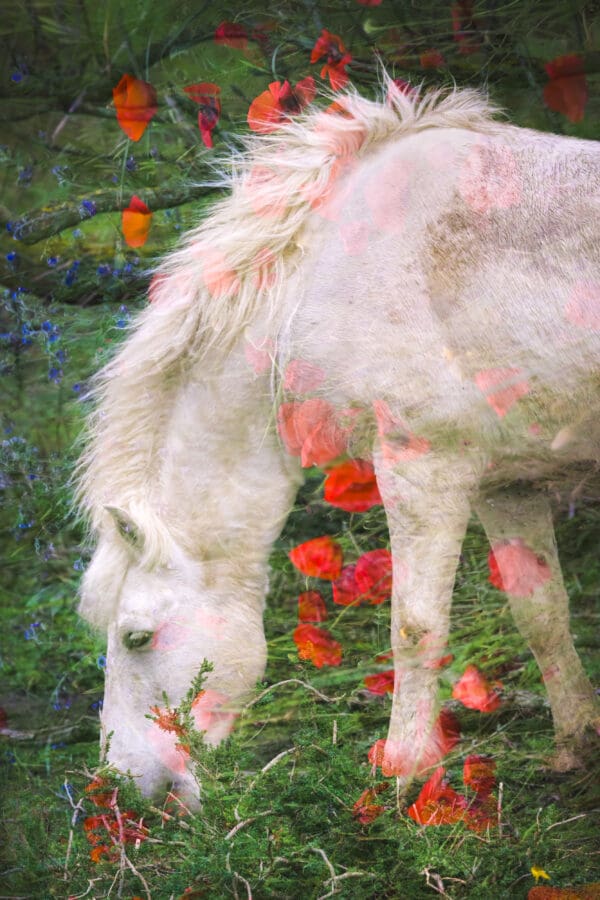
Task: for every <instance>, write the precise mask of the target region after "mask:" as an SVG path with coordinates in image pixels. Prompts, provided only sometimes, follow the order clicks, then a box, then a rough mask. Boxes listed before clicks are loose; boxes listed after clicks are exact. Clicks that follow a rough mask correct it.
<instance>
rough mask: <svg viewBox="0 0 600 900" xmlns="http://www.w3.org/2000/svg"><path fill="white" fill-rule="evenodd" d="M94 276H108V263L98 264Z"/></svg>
mask: <svg viewBox="0 0 600 900" xmlns="http://www.w3.org/2000/svg"><path fill="white" fill-rule="evenodd" d="M96 275H100V276H101V277H103V276H104V275H110V266H109V265H108V263H100V265H99V266H98V268H97V269H96Z"/></svg>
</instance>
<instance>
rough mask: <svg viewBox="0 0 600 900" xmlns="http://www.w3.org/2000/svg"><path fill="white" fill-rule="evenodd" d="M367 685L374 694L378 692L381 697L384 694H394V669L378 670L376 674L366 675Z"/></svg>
mask: <svg viewBox="0 0 600 900" xmlns="http://www.w3.org/2000/svg"><path fill="white" fill-rule="evenodd" d="M365 686H366V688H367V690H369V691H371V693H372V694H378V695H379V696H380V697H382V696H383V695H384V694H393V692H394V670H393V669H388V671H387V672H378V673H377V674H376V675H366V676H365Z"/></svg>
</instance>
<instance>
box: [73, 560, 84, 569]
mask: <svg viewBox="0 0 600 900" xmlns="http://www.w3.org/2000/svg"><path fill="white" fill-rule="evenodd" d="M73 568H74V569H75V571H76V572H83V560H82V559H76V560H75V562H74V563H73Z"/></svg>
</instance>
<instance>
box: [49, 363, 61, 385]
mask: <svg viewBox="0 0 600 900" xmlns="http://www.w3.org/2000/svg"><path fill="white" fill-rule="evenodd" d="M62 377H63V371H62V369H57V367H56V366H52V368H51V369H50V371H49V372H48V378H49V379H50V381H53V382H54V384H60V383H61V381H62Z"/></svg>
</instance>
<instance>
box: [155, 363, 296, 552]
mask: <svg viewBox="0 0 600 900" xmlns="http://www.w3.org/2000/svg"><path fill="white" fill-rule="evenodd" d="M274 420H275V412H274V407H273V402H272V398H271V396H270V391H269V378H268V375H262V376H257V375H255V373H254V372H253V371H252V369H251V367H250V366H249V365H248V363H247V362H246V360H245V359H244V355H243V352H242V349H241V347H240V348H236V349H235V350H234V351H233V352H232V354H231V355H230V356H229V357H228V358H227V360H226V361H225V362H224V363H223V362H221V363H216V362H215V361H214V360H212V359H211V358H210V356H207V357H206V358H204V359H203V360H202V361H201V362H200V363H199V364H197V365H196V367H195V368H193V369H192V370H191V372H190V375H189V378H188V379H187V381H186V383H185V384H182V386H181V388H180V389H179V390H178V391H176V392H175V395H174V401H173V409H172V412H171V415H170V421H169V423H168V428H167V433H166V434H165V436H164V443H162V445H160V446H159V448H158V453H159V454H160V456H161V457H162V459H161V463H160V483H159V485H157V492H158V495H157V500H158V504H159V507H160V509H161V513H162V514H163V515H164V516H165V517H166V519H167V521H168V522H169V524H170V526H171V528H172V529H173V530H174V532H175V533H178V534H179V536H180V537H181V538H182V539H183V542H184V546H186V547H187V548H188V549H191V550H192V552H194V554H197V555H198V556H200V557H201V558H204V559H224V558H226V559H231V558H237V559H240V558H241V559H244V558H246V559H247V560H248V562H249V563H250V562H251V561H260V560H261V559H262V558H263V557H266V554H267V553H268V549H269V548H270V546H271V544H272V542H273V541H274V540H275V538H276V537H277V535H278V534H279V531H280V530H281V527H282V526H283V523H284V521H285V518H286V516H287V514H288V512H289V510H290V507H291V504H292V503H293V499H294V496H295V492H296V490H297V486H298V481H299V474H298V470H297V468H296V467H294V466H293V465H292V464H291V461H290V459H289V458H286V457H285V455H284V453H283V452H282V449H281V447H280V445H279V442H278V440H277V436H276V431H275V428H274Z"/></svg>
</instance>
